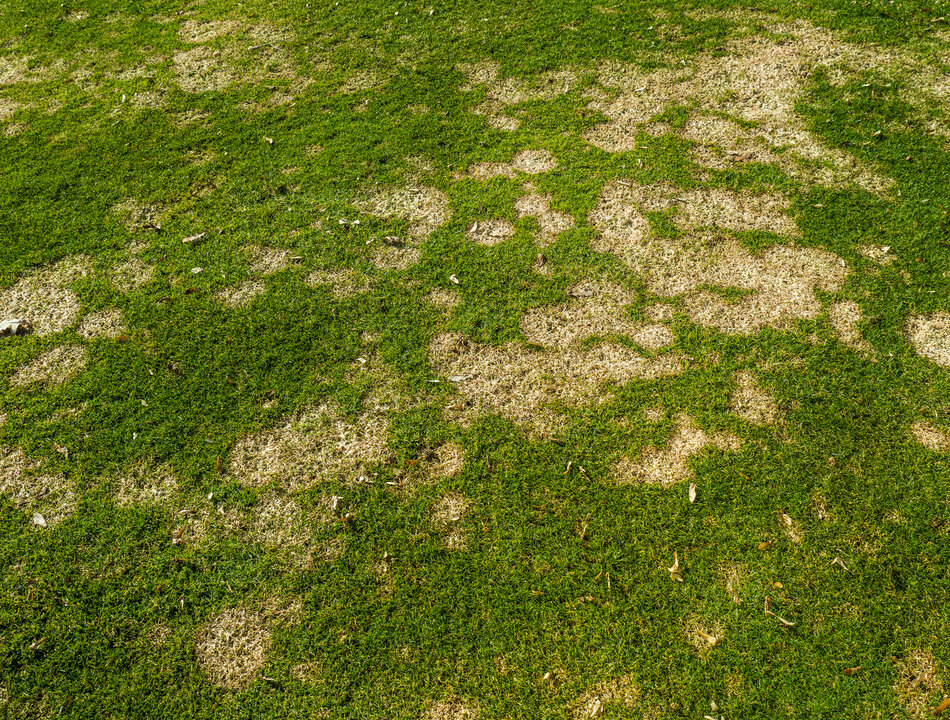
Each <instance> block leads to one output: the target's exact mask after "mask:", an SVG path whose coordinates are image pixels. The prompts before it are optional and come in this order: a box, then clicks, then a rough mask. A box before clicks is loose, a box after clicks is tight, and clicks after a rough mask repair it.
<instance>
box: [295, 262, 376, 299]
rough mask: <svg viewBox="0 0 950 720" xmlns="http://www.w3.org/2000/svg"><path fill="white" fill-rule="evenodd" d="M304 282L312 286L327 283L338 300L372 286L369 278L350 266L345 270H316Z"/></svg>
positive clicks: (363, 291)
mask: <svg viewBox="0 0 950 720" xmlns="http://www.w3.org/2000/svg"><path fill="white" fill-rule="evenodd" d="M304 282H305V283H306V284H307V285H309V286H310V287H317V286H318V285H325V286H326V287H327V288H328V289H329V291H330V294H331V295H332V296H333V297H334V298H336V299H337V300H344V299H346V298H349V297H353V296H354V295H359V294H360V293H365V292H366V291H368V290H369V288H370V281H369V278H368V277H366V276H365V275H363V274H362V273H358V272H357V271H355V270H351V269H350V268H345V269H343V270H314V271H313V272H312V273H310V274H309V275H308V276H307V277H306V278H305V279H304Z"/></svg>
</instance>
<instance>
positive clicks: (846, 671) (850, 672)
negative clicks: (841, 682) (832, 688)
mask: <svg viewBox="0 0 950 720" xmlns="http://www.w3.org/2000/svg"><path fill="white" fill-rule="evenodd" d="M860 669H861V666H860V665H856V666H855V667H853V668H845V669H844V674H845V675H847V676H848V677H851V676H852V675H854V674H855V673H856V672H857V671H858V670H860Z"/></svg>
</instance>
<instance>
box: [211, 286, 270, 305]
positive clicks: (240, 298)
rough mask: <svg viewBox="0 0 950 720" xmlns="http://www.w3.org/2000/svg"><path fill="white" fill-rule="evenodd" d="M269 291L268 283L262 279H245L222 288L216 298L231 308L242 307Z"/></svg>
mask: <svg viewBox="0 0 950 720" xmlns="http://www.w3.org/2000/svg"><path fill="white" fill-rule="evenodd" d="M266 291H267V285H266V284H265V283H263V282H262V281H260V280H245V281H244V282H239V283H237V284H235V285H229V286H228V287H226V288H224V289H223V290H220V291H219V292H218V293H217V294H215V296H214V297H215V299H216V300H218V301H219V302H222V303H224V304H225V305H227V306H228V307H229V308H242V307H247V306H248V305H250V304H251V301H252V300H254V298H256V297H257V296H258V295H263V294H264V293H265V292H266Z"/></svg>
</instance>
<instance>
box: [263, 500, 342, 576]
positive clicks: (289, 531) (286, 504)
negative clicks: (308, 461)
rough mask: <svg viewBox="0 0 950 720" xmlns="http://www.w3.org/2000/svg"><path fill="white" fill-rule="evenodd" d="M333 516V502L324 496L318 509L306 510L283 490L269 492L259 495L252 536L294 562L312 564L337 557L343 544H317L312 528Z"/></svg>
mask: <svg viewBox="0 0 950 720" xmlns="http://www.w3.org/2000/svg"><path fill="white" fill-rule="evenodd" d="M332 519H333V509H332V502H331V500H330V498H328V497H325V498H323V500H322V501H321V503H320V505H319V507H318V509H317V511H316V512H308V513H304V512H303V511H302V510H301V509H300V505H299V504H298V503H297V501H296V499H295V498H294V497H292V496H291V495H289V494H287V493H286V492H284V491H282V490H275V491H272V492H268V493H266V494H264V495H262V496H260V497H259V498H258V503H257V507H256V508H255V510H254V514H253V519H252V522H251V525H250V528H249V535H250V537H251V539H252V540H254V541H255V542H259V543H262V544H263V545H265V546H266V547H268V548H271V549H274V550H279V551H282V552H283V553H285V554H286V555H287V556H288V557H289V559H290V562H291V564H292V565H294V566H296V567H309V566H312V565H313V564H314V563H315V562H316V561H318V560H332V559H337V558H338V557H339V556H340V555H342V553H343V547H342V545H341V546H339V547H334V546H332V545H325V546H318V545H316V544H315V543H314V541H313V534H312V531H311V528H312V526H313V525H314V524H316V525H327V524H328V523H330V522H331V521H332Z"/></svg>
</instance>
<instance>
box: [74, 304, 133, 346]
mask: <svg viewBox="0 0 950 720" xmlns="http://www.w3.org/2000/svg"><path fill="white" fill-rule="evenodd" d="M76 332H78V333H79V334H80V335H82V336H83V337H84V338H86V339H87V340H93V339H103V338H105V339H110V340H114V339H115V338H117V337H118V336H119V335H125V334H126V333H127V332H128V329H127V328H126V327H125V316H123V314H122V311H121V310H119V309H118V308H110V309H108V310H100V311H99V312H96V313H92V314H91V315H86V316H85V317H84V318H83V319H82V322H80V323H79V327H77V328H76Z"/></svg>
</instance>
